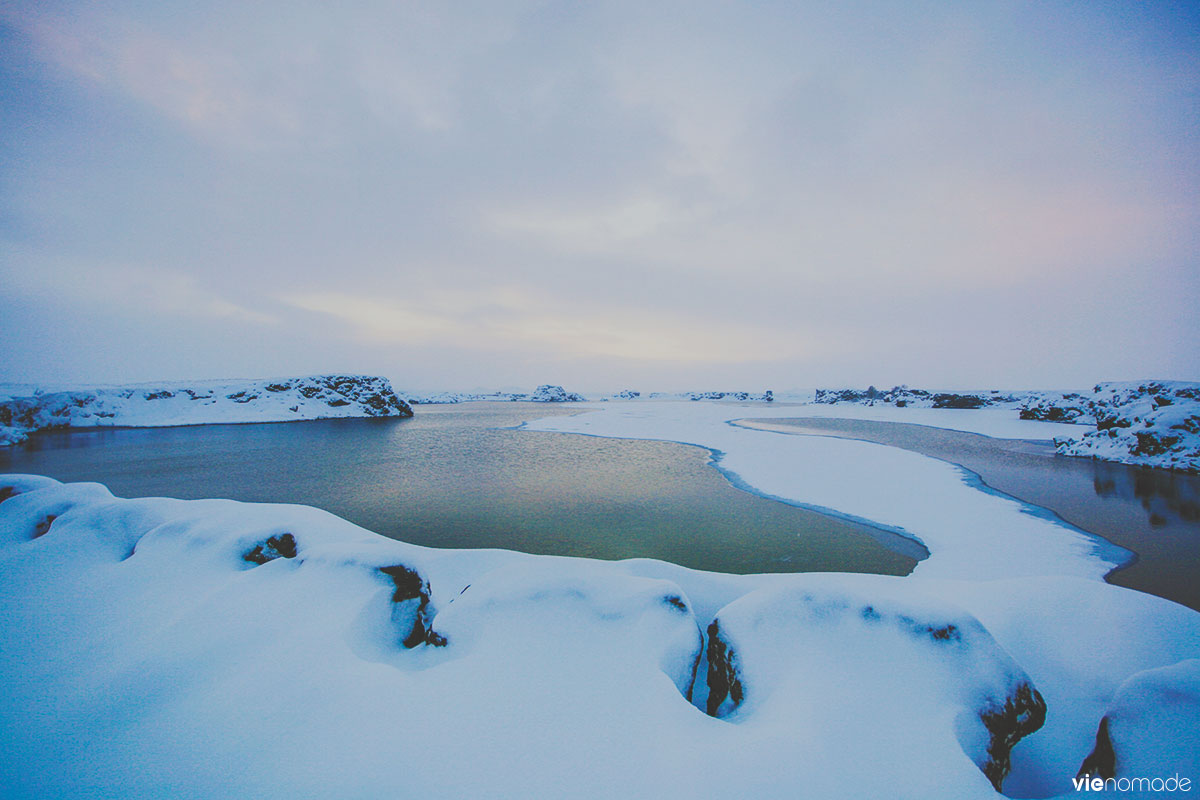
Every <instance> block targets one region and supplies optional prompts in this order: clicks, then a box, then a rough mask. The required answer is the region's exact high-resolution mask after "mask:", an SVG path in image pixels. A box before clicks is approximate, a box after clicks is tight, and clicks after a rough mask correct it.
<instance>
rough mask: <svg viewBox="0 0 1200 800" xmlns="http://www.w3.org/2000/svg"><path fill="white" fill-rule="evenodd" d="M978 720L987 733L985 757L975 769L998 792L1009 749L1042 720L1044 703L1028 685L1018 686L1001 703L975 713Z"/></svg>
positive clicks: (1008, 765) (1008, 763) (1006, 769)
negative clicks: (978, 770)
mask: <svg viewBox="0 0 1200 800" xmlns="http://www.w3.org/2000/svg"><path fill="white" fill-rule="evenodd" d="M979 719H980V720H982V721H983V726H984V727H985V728H987V730H988V734H990V739H989V741H988V746H987V756H988V757H987V760H986V761H985V762H984V763H983V764H981V765H980V767H979V768H980V769H981V770H983V774H984V775H986V776H987V778H988V780H989V781H991V782H992V786H995V787H996V791H997V792H998V791H1000V786H1001V784H1003V783H1004V779H1005V777H1007V776H1008V773H1009V771H1010V770H1011V769H1012V758H1011V755H1012V749H1013V746H1014V745H1016V743H1017V742H1019V741H1021V740H1022V739H1024V738H1025V737H1026V736H1028V735H1029V734H1031V733H1033V732H1034V731H1036V730H1037V729H1039V728H1041V727H1042V723H1044V722H1045V721H1046V701H1045V700H1043V699H1042V696H1041V694H1039V693H1038V690H1037V689H1035V688H1033V685H1032V684H1030V683H1022V684H1020V685H1019V686H1017V687H1016V689H1015V690H1014V691H1013V692H1012V693H1011V694H1009V695H1008V697H1006V698H1004V702H1003V703H1001V704H997V705H994V706H990V707H988V708H985V709H984V710H983V711H981V712H979Z"/></svg>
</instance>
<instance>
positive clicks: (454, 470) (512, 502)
mask: <svg viewBox="0 0 1200 800" xmlns="http://www.w3.org/2000/svg"><path fill="white" fill-rule="evenodd" d="M566 413H575V410H573V409H570V408H564V407H562V406H547V405H545V404H540V403H468V404H463V405H445V406H421V407H419V408H418V409H417V413H416V416H414V417H413V418H411V419H345V420H318V421H314V422H292V423H279V424H252V425H204V426H194V427H184V428H140V429H134V428H124V429H108V430H103V429H101V430H89V431H76V432H51V433H43V434H38V435H36V436H34V437H32V438H31V439H30V441H29V443H28V444H27V445H25V446H19V447H14V448H0V472H23V473H33V474H38V475H49V476H50V477H53V478H57V479H58V480H62V481H97V482H99V483H103V484H105V485H106V486H108V487H109V488H110V489H111V490H112V492H113V494H115V495H117V496H119V497H152V496H161V497H180V498H185V499H187V498H204V497H226V498H232V499H235V500H247V501H258V502H277V503H303V504H305V505H312V506H316V507H318V508H323V509H325V510H326V511H330V512H332V513H334V514H337V515H338V516H341V517H344V518H346V519H348V520H350V521H351V522H354V523H356V524H358V525H361V526H363V527H364V528H367V529H369V530H373V531H375V532H377V533H381V534H383V535H385V536H390V537H393V538H396V539H400V540H403V541H406V542H411V543H413V544H420V545H428V546H431V547H471V548H474V547H501V548H507V549H511V550H521V551H524V552H528V553H549V554H555V555H569V556H586V557H590V558H605V559H619V558H634V557H646V558H657V559H663V560H666V561H672V562H675V563H677V564H682V565H684V566H688V567H694V568H696V569H704V570H714V571H721V572H736V573H755V572H803V571H816V570H820V571H830V570H831V571H849V572H876V573H883V574H892V575H904V574H907V573H908V572H909V571H911V570H912V568H913V566H914V565H915V564H916V560H915V559H914V558H913V557H911V556H910V555H902V554H900V553H897V552H895V549H894V547H888V546H885V545H884V544H883V543H881V540H882V541H890V542H891V543H892V544H893V545H895V544H896V542H895V541H893V540H896V539H898V537H895V536H894V535H892V534H887V533H884V532H881V531H877V530H875V529H873V528H869V527H867V526H865V525H861V524H857V523H854V522H849V521H845V520H841V519H835V518H831V517H828V516H825V515H823V514H819V513H817V512H814V511H809V510H807V509H800V508H794V507H791V506H787V505H784V504H782V503H779V502H776V501H773V500H767V499H764V498H760V497H757V496H755V495H751V494H748V493H746V492H743V491H740V490H738V489H735V488H733V487H732V486H731V485H730V484H729V483H728V482H727V481H726V480H725V479H724V478H723V477H721V475H720V474H719V473H718V472H717V471H716V470H715V469H713V468H712V467H710V466H708V453H707V452H706V451H704V450H701V449H699V448H696V447H690V446H686V445H681V444H673V443H670V442H640V441H632V440H618V439H599V438H595V437H586V436H572V435H565V434H557V433H543V432H536V431H519V430H513V429H512V428H513V427H514V426H517V425H519V424H520V423H522V422H524V421H526V420H530V419H536V418H539V417H546V416H550V415H553V414H566ZM900 543H901V544H903V540H901V541H900ZM911 550H912V548H911V547H910V548H909V551H910V552H911Z"/></svg>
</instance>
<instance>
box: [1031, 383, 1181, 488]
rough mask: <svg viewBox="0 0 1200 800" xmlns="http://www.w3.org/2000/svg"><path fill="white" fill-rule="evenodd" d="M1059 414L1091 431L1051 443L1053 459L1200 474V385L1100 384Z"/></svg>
mask: <svg viewBox="0 0 1200 800" xmlns="http://www.w3.org/2000/svg"><path fill="white" fill-rule="evenodd" d="M1082 401H1083V402H1082V403H1079V404H1074V405H1066V404H1063V405H1061V406H1051V407H1048V409H1047V413H1049V409H1050V408H1056V407H1057V408H1062V409H1063V411H1062V413H1064V414H1071V413H1074V412H1075V410H1077V407H1078V406H1082V407H1080V408H1078V410H1079V411H1080V412H1081V413H1080V414H1079V417H1080V419H1081V420H1082V419H1086V418H1091V419H1094V420H1095V426H1096V427H1095V429H1094V430H1089V431H1086V432H1084V433H1082V434H1081V435H1080V436H1078V437H1061V438H1057V439H1055V444H1056V445H1057V449H1058V452H1059V453H1062V454H1063V455H1067V456H1088V457H1091V458H1099V459H1103V460H1105V461H1120V462H1123V463H1126V464H1141V465H1144V466H1148V467H1165V468H1167V469H1177V470H1182V471H1184V472H1195V473H1200V383H1183V382H1180V381H1149V382H1146V383H1101V384H1097V385H1096V387H1095V388H1094V389H1093V390H1092V394H1091V396H1089V397H1084V398H1082Z"/></svg>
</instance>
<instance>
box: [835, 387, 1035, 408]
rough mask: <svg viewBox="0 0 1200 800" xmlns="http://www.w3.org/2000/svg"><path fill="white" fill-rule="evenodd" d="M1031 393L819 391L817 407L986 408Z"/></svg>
mask: <svg viewBox="0 0 1200 800" xmlns="http://www.w3.org/2000/svg"><path fill="white" fill-rule="evenodd" d="M1026 394H1027V393H1023V392H1017V393H1012V392H1001V391H999V390H997V389H990V390H988V391H981V392H931V391H926V390H925V389H910V388H908V387H907V386H895V387H893V388H891V389H876V388H875V387H874V386H870V387H868V388H866V389H863V390H859V389H817V390H816V393H815V394H814V396H813V402H814V403H827V404H833V403H859V404H862V405H877V404H878V405H893V406H897V407H899V408H905V407H911V408H959V409H971V408H984V407H987V406H1010V405H1013V404H1014V403H1018V402H1020V401H1022V400H1023V399H1025V396H1026Z"/></svg>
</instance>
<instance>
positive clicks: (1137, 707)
mask: <svg viewBox="0 0 1200 800" xmlns="http://www.w3.org/2000/svg"><path fill="white" fill-rule="evenodd" d="M1198 720H1200V660H1196V659H1188V660H1186V661H1180V662H1178V663H1176V664H1172V665H1170V666H1166V667H1159V668H1157V669H1151V670H1146V671H1145V672H1139V673H1137V674H1136V675H1133V676H1132V677H1130V678H1129V679H1127V680H1126V681H1125V682H1124V683H1122V684H1121V686H1120V687H1119V688H1118V689H1117V691H1116V694H1115V695H1114V696H1113V699H1112V705H1111V706H1110V708H1109V710H1108V712H1107V713H1106V714H1105V715H1104V718H1103V719H1102V720H1101V721H1100V726H1099V728H1098V729H1097V732H1096V747H1095V749H1093V750H1092V752H1091V754H1090V755H1089V756H1088V757H1087V758H1086V759H1085V760H1084V762H1083V764H1082V766H1081V767H1080V768H1079V774H1080V775H1081V776H1099V777H1101V778H1105V779H1110V778H1111V779H1117V781H1118V782H1117V788H1118V790H1121V789H1128V788H1132V789H1135V790H1136V789H1143V790H1151V791H1153V790H1154V789H1155V788H1157V790H1158V791H1163V787H1162V786H1161V785H1159V786H1157V787H1153V786H1151V785H1150V782H1151V781H1152V780H1153V779H1154V778H1158V779H1159V780H1160V781H1161V780H1165V779H1166V778H1169V777H1172V776H1175V777H1184V778H1188V779H1190V781H1191V782H1192V783H1193V784H1195V783H1196V782H1197V781H1200V737H1197V735H1196V733H1197V727H1198V726H1200V723H1198V722H1197V721H1198ZM1134 779H1141V780H1138V782H1137V783H1136V784H1133V783H1131V782H1132V781H1133V780H1134ZM1143 783H1144V784H1145V785H1144V786H1143V785H1142V784H1143ZM1172 791H1177V790H1174V789H1173V790H1172ZM1185 791H1186V790H1185ZM1147 793H1149V792H1147Z"/></svg>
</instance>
